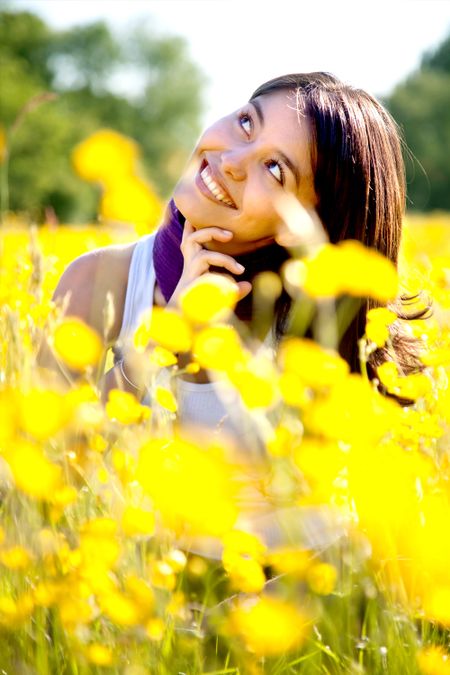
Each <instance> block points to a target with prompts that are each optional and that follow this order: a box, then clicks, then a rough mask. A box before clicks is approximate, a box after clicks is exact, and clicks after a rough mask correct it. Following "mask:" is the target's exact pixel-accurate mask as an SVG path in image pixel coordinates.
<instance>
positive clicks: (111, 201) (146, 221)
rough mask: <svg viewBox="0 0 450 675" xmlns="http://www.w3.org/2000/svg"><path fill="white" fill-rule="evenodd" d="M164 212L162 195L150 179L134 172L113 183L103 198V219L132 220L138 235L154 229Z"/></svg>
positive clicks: (114, 220) (101, 208)
mask: <svg viewBox="0 0 450 675" xmlns="http://www.w3.org/2000/svg"><path fill="white" fill-rule="evenodd" d="M162 213H163V206H162V202H161V200H160V199H159V197H158V196H157V195H156V193H155V192H154V191H153V190H152V189H151V187H150V185H149V184H148V183H147V182H144V181H143V180H142V179H141V178H139V177H138V176H135V175H130V176H124V177H120V179H119V180H118V181H117V182H114V183H113V184H111V183H110V184H109V185H108V187H107V189H106V190H105V192H104V193H103V195H102V198H101V201H100V215H101V217H102V218H103V219H104V220H106V221H112V222H120V223H132V224H133V225H134V226H135V229H136V232H137V234H138V235H139V236H142V235H144V234H147V233H149V232H151V231H152V230H154V229H155V227H157V225H158V224H159V222H160V219H161V216H162Z"/></svg>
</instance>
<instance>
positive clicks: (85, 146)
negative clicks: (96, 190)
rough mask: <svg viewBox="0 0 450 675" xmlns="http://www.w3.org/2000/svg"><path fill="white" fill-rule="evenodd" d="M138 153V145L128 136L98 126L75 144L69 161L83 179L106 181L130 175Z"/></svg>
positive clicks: (115, 180)
mask: <svg viewBox="0 0 450 675" xmlns="http://www.w3.org/2000/svg"><path fill="white" fill-rule="evenodd" d="M138 156H139V150H138V146H137V144H136V143H135V141H133V140H132V139H131V138H127V137H126V136H122V134H119V133H117V132H116V131H113V130H112V129H99V130H98V131H96V132H95V133H93V134H91V135H90V136H88V138H86V139H85V140H84V141H82V142H81V143H80V144H79V145H77V146H76V148H75V150H74V151H73V154H72V161H73V165H74V167H75V171H76V172H77V173H78V175H79V176H80V177H81V178H83V179H84V180H88V181H101V182H103V183H108V182H111V181H113V182H117V181H118V180H119V179H121V178H123V177H124V176H127V175H129V174H131V173H132V172H133V171H134V167H135V164H136V161H137V159H138Z"/></svg>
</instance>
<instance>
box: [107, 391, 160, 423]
mask: <svg viewBox="0 0 450 675" xmlns="http://www.w3.org/2000/svg"><path fill="white" fill-rule="evenodd" d="M105 409H106V413H107V415H108V417H109V418H110V419H112V420H116V421H117V422H120V423H121V424H138V423H139V422H142V421H143V420H145V419H148V417H149V416H150V414H151V411H150V409H149V408H148V407H147V406H144V405H141V404H140V403H139V401H138V400H137V398H136V396H134V394H132V393H130V392H128V391H121V390H120V389H111V390H110V392H109V395H108V401H107V403H106V406H105Z"/></svg>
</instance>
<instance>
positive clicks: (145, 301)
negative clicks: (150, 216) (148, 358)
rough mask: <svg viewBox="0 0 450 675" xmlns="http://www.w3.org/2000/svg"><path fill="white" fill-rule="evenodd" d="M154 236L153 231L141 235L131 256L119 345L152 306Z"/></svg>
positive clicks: (127, 337) (125, 339)
mask: <svg viewBox="0 0 450 675" xmlns="http://www.w3.org/2000/svg"><path fill="white" fill-rule="evenodd" d="M155 236H156V235H155V233H151V234H147V235H144V236H143V237H141V238H140V239H139V240H138V241H137V243H136V246H135V247H134V250H133V254H132V256H131V262H130V269H129V272H128V284H127V292H126V295H125V304H124V310H123V319H122V326H121V329H120V333H119V338H118V343H119V345H120V346H122V345H123V344H124V343H126V342H127V340H129V339H130V338H131V337H132V335H133V333H134V331H135V330H136V328H137V326H138V325H139V323H140V320H141V316H142V314H143V313H144V312H146V311H148V310H151V309H152V307H153V295H154V289H155V278H156V277H155V268H154V265H153V244H154V241H155Z"/></svg>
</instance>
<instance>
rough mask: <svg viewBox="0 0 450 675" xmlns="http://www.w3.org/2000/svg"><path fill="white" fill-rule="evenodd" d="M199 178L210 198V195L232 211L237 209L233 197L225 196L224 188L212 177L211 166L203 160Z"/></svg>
mask: <svg viewBox="0 0 450 675" xmlns="http://www.w3.org/2000/svg"><path fill="white" fill-rule="evenodd" d="M199 176H200V180H201V183H202V185H203V186H204V187H205V188H206V190H207V191H208V196H209V195H210V196H211V197H212V198H213V200H214V201H216V202H220V203H221V204H224V205H225V206H228V207H230V208H232V209H236V208H237V206H236V204H235V203H234V202H233V200H232V199H231V197H230V196H229V195H228V194H225V192H224V189H223V187H222V186H221V185H219V184H218V183H217V182H216V181H215V180H214V178H213V177H212V174H211V169H210V166H209V164H208V162H207V161H206V160H203V162H202V165H201V167H200V173H199Z"/></svg>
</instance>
